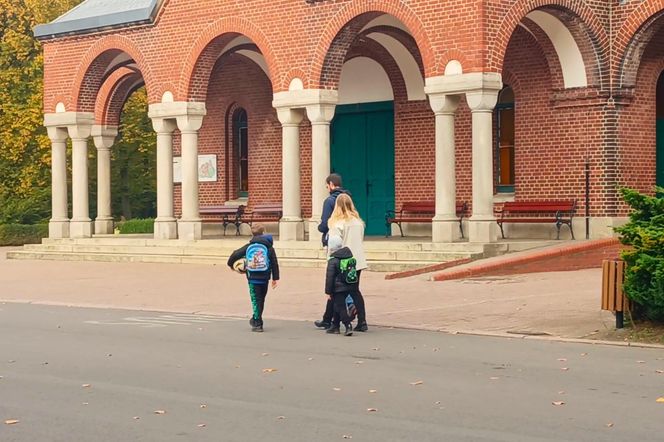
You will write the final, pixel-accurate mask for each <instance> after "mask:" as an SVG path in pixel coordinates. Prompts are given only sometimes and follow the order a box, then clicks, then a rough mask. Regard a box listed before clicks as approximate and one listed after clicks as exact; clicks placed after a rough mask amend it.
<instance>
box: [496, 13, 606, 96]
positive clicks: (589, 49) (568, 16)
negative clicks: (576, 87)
mask: <svg viewBox="0 0 664 442" xmlns="http://www.w3.org/2000/svg"><path fill="white" fill-rule="evenodd" d="M538 9H539V10H543V11H545V12H548V13H550V14H552V15H554V16H555V17H556V18H558V19H559V20H560V21H562V22H563V24H565V26H566V27H567V29H568V30H569V31H570V33H571V34H572V36H573V37H574V40H575V41H576V44H577V45H578V46H579V50H580V51H581V55H582V57H583V61H584V64H585V67H586V74H587V77H588V85H589V86H591V85H593V83H594V84H595V85H601V83H603V81H604V79H603V73H604V72H607V71H608V59H607V55H606V54H607V51H606V50H605V49H606V48H605V47H604V46H605V45H606V42H607V41H608V36H607V35H606V32H605V30H604V27H603V26H602V24H601V22H600V21H599V19H598V18H597V16H596V15H595V13H594V12H593V11H592V9H591V8H590V7H589V6H588V5H587V4H586V2H585V1H584V0H521V1H517V2H516V3H514V4H513V5H512V6H511V8H510V9H509V10H508V11H507V13H506V14H505V16H504V19H503V20H502V22H501V25H500V26H499V27H498V29H497V30H496V32H495V33H494V34H493V35H490V36H489V38H488V39H487V40H488V41H493V42H494V44H493V45H491V47H490V48H489V53H488V59H487V64H486V69H487V70H488V71H490V72H501V71H502V68H503V64H504V62H505V53H506V51H507V46H508V44H509V41H510V39H511V38H512V35H513V33H514V30H515V29H516V27H517V26H518V25H519V23H520V22H521V21H522V20H523V19H524V18H525V17H526V15H528V14H529V13H530V12H532V11H534V10H538Z"/></svg>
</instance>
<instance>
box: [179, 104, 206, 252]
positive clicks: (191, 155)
mask: <svg viewBox="0 0 664 442" xmlns="http://www.w3.org/2000/svg"><path fill="white" fill-rule="evenodd" d="M202 125H203V117H202V116H198V115H184V116H178V117H177V126H178V129H180V133H181V134H182V143H181V144H182V217H181V218H180V220H179V221H178V236H179V238H180V239H184V240H190V241H191V240H198V239H201V238H202V236H203V235H202V234H203V232H202V229H203V227H202V223H201V218H200V214H199V211H198V209H199V203H198V130H199V129H200V128H201V126H202Z"/></svg>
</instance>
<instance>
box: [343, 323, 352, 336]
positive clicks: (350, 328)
mask: <svg viewBox="0 0 664 442" xmlns="http://www.w3.org/2000/svg"><path fill="white" fill-rule="evenodd" d="M344 327H345V328H346V331H345V332H344V336H353V326H352V325H351V324H348V325H345V324H344Z"/></svg>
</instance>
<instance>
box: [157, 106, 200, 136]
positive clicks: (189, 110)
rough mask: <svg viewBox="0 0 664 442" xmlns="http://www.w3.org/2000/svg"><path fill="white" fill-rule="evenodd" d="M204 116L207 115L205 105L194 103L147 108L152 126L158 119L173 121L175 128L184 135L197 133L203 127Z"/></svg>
mask: <svg viewBox="0 0 664 442" xmlns="http://www.w3.org/2000/svg"><path fill="white" fill-rule="evenodd" d="M205 115H207V110H206V108H205V103H201V102H195V101H192V102H188V101H173V102H170V103H155V104H151V105H149V106H148V116H149V117H150V118H151V119H152V121H153V125H154V122H155V120H159V119H162V120H175V121H176V122H177V128H178V129H180V131H181V132H185V133H187V132H189V133H192V132H197V131H198V130H199V129H200V128H201V126H202V125H203V117H204V116H205ZM155 129H156V127H155ZM173 130H175V128H174V129H173Z"/></svg>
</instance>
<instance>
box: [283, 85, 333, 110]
mask: <svg viewBox="0 0 664 442" xmlns="http://www.w3.org/2000/svg"><path fill="white" fill-rule="evenodd" d="M338 102H339V92H337V91H336V90H334V89H301V90H294V91H284V92H277V93H275V94H274V96H273V100H272V107H274V108H277V109H279V108H282V107H290V108H295V109H304V108H306V107H307V106H309V105H315V104H331V105H336V104H337V103H338Z"/></svg>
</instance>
